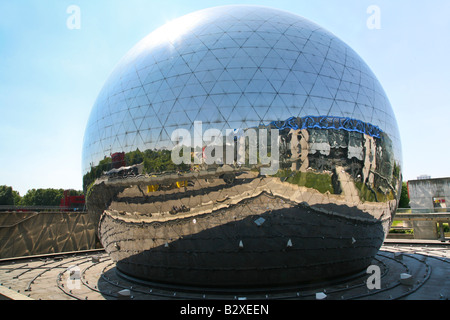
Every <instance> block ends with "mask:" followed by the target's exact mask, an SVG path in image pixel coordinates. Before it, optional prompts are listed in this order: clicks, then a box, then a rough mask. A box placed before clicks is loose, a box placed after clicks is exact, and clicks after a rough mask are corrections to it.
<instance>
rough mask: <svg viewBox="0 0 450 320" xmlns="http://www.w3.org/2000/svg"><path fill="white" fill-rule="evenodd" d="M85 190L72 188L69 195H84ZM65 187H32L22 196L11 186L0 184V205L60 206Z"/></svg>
mask: <svg viewBox="0 0 450 320" xmlns="http://www.w3.org/2000/svg"><path fill="white" fill-rule="evenodd" d="M82 194H83V191H77V190H70V192H69V195H71V196H78V195H82ZM63 197H64V189H51V188H48V189H31V190H28V192H27V193H26V194H25V195H24V196H23V197H22V196H21V195H20V194H19V192H18V191H16V190H14V189H13V188H12V187H10V186H0V205H3V206H59V205H60V203H61V199H62V198H63Z"/></svg>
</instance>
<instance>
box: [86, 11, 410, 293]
mask: <svg viewBox="0 0 450 320" xmlns="http://www.w3.org/2000/svg"><path fill="white" fill-rule="evenodd" d="M196 121H201V123H202V125H203V127H202V128H203V131H204V132H206V131H207V130H210V129H218V130H219V131H220V132H222V134H223V139H225V138H224V137H225V136H226V133H225V131H226V130H227V129H234V130H235V132H238V131H242V132H246V131H248V130H250V129H255V130H257V131H258V132H260V131H261V130H262V129H269V130H276V131H275V132H277V133H278V134H279V140H278V141H279V155H280V159H279V160H280V163H279V170H278V171H277V172H276V173H275V174H271V175H261V168H262V167H261V164H260V163H258V164H257V165H251V164H249V163H238V161H232V162H231V163H228V162H226V161H224V162H223V163H216V164H214V165H206V164H205V163H204V162H203V163H200V164H195V163H194V162H193V163H188V164H186V163H184V164H181V165H176V164H174V163H173V161H172V158H171V150H172V148H173V147H174V146H175V145H176V144H177V141H172V139H171V138H172V134H173V132H174V131H175V130H177V129H185V130H187V131H189V132H193V129H194V123H195V122H196ZM210 138H211V137H209V138H208V139H210ZM216 138H217V137H216ZM208 139H206V138H205V139H204V141H203V144H202V145H201V146H198V147H199V148H197V149H196V148H192V149H190V152H188V153H189V154H190V155H191V156H192V157H193V158H195V155H198V154H200V155H201V154H202V152H203V153H204V148H205V146H206V143H207V140H208ZM261 143H262V141H258V142H257V144H259V145H260V144H261ZM233 146H234V145H233V143H231V144H229V145H227V147H233ZM241 147H242V145H241ZM250 151H251V150H250V149H249V147H248V146H246V149H245V150H243V152H244V153H246V154H247V155H249V153H251V152H250ZM272 151H274V150H272ZM236 152H237V151H236ZM236 152H235V159H233V160H236ZM237 153H239V152H237ZM118 155H121V157H120V156H118ZM258 156H259V154H258ZM227 160H229V159H227ZM83 174H84V178H83V179H84V185H85V190H86V192H87V194H88V208H89V211H90V213H91V214H96V215H98V216H99V236H100V238H101V240H102V243H103V245H104V247H105V249H106V251H107V252H108V253H109V254H110V255H111V257H112V258H113V260H114V261H115V262H116V263H117V268H118V270H120V271H121V272H122V273H125V274H128V275H131V276H133V277H136V278H141V279H145V280H153V281H161V282H171V283H178V284H188V285H214V286H261V285H263V286H266V285H279V284H287V283H295V282H305V281H307V282H309V281H315V280H323V279H328V278H335V277H340V276H344V275H346V274H349V273H355V272H358V271H361V270H364V269H365V268H367V266H368V265H369V264H370V263H371V262H372V259H373V257H374V256H375V255H376V253H377V252H378V250H379V248H380V246H381V244H382V243H383V241H384V238H385V236H386V233H387V231H388V229H389V226H390V224H391V222H392V218H393V216H394V214H395V210H396V208H397V200H398V197H399V193H398V190H399V187H400V185H401V145H400V140H399V134H398V129H397V124H396V120H395V117H394V114H393V111H392V108H391V106H390V104H389V101H388V99H387V97H386V95H385V93H384V91H383V89H382V87H381V86H380V84H379V82H378V81H377V79H376V78H375V76H374V75H373V73H372V72H371V71H370V69H369V68H368V67H367V65H366V64H365V63H364V62H363V61H362V60H361V58H359V56H358V55H357V54H356V53H355V52H354V51H353V50H352V49H350V48H349V47H348V46H347V45H346V44H344V43H343V42H342V41H340V40H339V39H338V38H336V37H335V36H334V35H332V34H330V33H329V32H327V31H325V30H323V29H321V28H320V27H318V26H317V25H315V24H313V23H311V22H309V21H307V20H305V19H303V18H301V17H299V16H297V15H294V14H291V13H288V12H284V11H279V10H275V9H269V8H264V7H257V6H224V7H217V8H212V9H206V10H202V11H199V12H195V13H193V14H190V15H187V16H185V17H182V18H180V19H177V20H175V21H173V22H170V23H169V24H167V25H165V26H163V27H161V28H160V29H158V30H156V31H155V32H153V33H152V34H150V35H149V36H148V37H147V38H145V39H144V40H142V41H141V42H140V43H139V44H138V45H137V46H136V47H135V48H133V49H132V50H131V51H130V53H128V54H127V55H126V56H125V58H124V59H123V60H122V61H121V63H120V64H119V66H118V67H117V68H116V69H115V71H114V72H113V74H112V75H111V76H110V78H109V79H108V81H107V82H106V84H105V86H104V88H103V90H102V91H101V93H100V95H99V97H98V99H97V101H96V103H95V105H94V107H93V110H92V114H91V117H90V119H89V122H88V125H87V129H86V134H85V141H84V147H83Z"/></svg>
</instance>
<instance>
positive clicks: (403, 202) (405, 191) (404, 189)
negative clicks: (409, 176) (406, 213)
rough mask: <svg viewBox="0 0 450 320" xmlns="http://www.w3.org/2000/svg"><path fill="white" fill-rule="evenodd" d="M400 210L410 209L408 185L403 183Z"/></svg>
mask: <svg viewBox="0 0 450 320" xmlns="http://www.w3.org/2000/svg"><path fill="white" fill-rule="evenodd" d="M399 208H409V196H408V184H407V183H406V182H403V184H402V192H401V195H400V203H399Z"/></svg>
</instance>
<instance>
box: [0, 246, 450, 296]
mask: <svg viewBox="0 0 450 320" xmlns="http://www.w3.org/2000/svg"><path fill="white" fill-rule="evenodd" d="M373 266H374V267H375V268H374V269H371V270H372V271H369V270H368V272H362V273H361V274H359V275H355V276H354V277H349V278H347V279H341V280H340V281H337V282H327V283H321V284H315V285H309V286H305V285H298V286H292V287H283V288H261V289H258V290H243V289H242V290H235V291H230V290H228V291H225V290H213V289H211V288H180V287H176V286H169V285H161V284H156V283H145V284H144V283H136V282H133V281H132V279H128V278H126V277H124V276H123V275H120V274H119V273H118V272H117V270H116V268H115V265H114V263H113V262H112V261H111V260H110V258H109V256H108V255H107V254H106V253H105V252H104V251H101V250H98V251H89V252H76V253H67V254H64V255H56V256H55V255H53V256H39V257H28V258H17V259H8V260H0V300H117V299H120V300H123V299H133V300H174V299H194V300H217V299H220V300H242V299H248V300H251V299H258V300H261V299H286V300H316V299H327V300H448V298H449V297H450V242H448V241H447V242H445V243H443V242H439V241H417V240H397V239H395V240H394V239H391V240H389V239H388V240H386V242H385V243H384V245H383V247H382V248H381V250H380V252H379V253H378V255H377V256H376V258H375V259H374V263H373ZM373 270H376V271H378V275H379V277H378V278H376V276H377V272H375V271H373ZM402 277H403V278H404V279H403V278H402ZM377 280H379V281H378V282H377ZM377 284H379V285H380V287H379V288H378V287H376V286H375V285H377ZM373 286H375V287H373Z"/></svg>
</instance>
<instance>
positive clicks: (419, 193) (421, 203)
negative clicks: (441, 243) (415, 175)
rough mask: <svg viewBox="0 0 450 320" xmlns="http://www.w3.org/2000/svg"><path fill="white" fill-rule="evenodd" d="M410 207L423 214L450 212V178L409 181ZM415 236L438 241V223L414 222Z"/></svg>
mask: <svg viewBox="0 0 450 320" xmlns="http://www.w3.org/2000/svg"><path fill="white" fill-rule="evenodd" d="M408 194H409V197H410V202H409V203H410V206H411V208H412V209H413V210H414V209H416V210H417V211H419V210H420V211H422V212H443V211H444V212H448V211H447V208H448V204H449V203H450V178H436V179H431V178H429V179H424V178H421V179H418V180H411V181H408ZM413 228H414V235H415V237H416V238H419V239H433V240H435V239H437V238H438V237H439V235H438V229H437V225H436V223H433V222H426V221H415V222H413Z"/></svg>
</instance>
